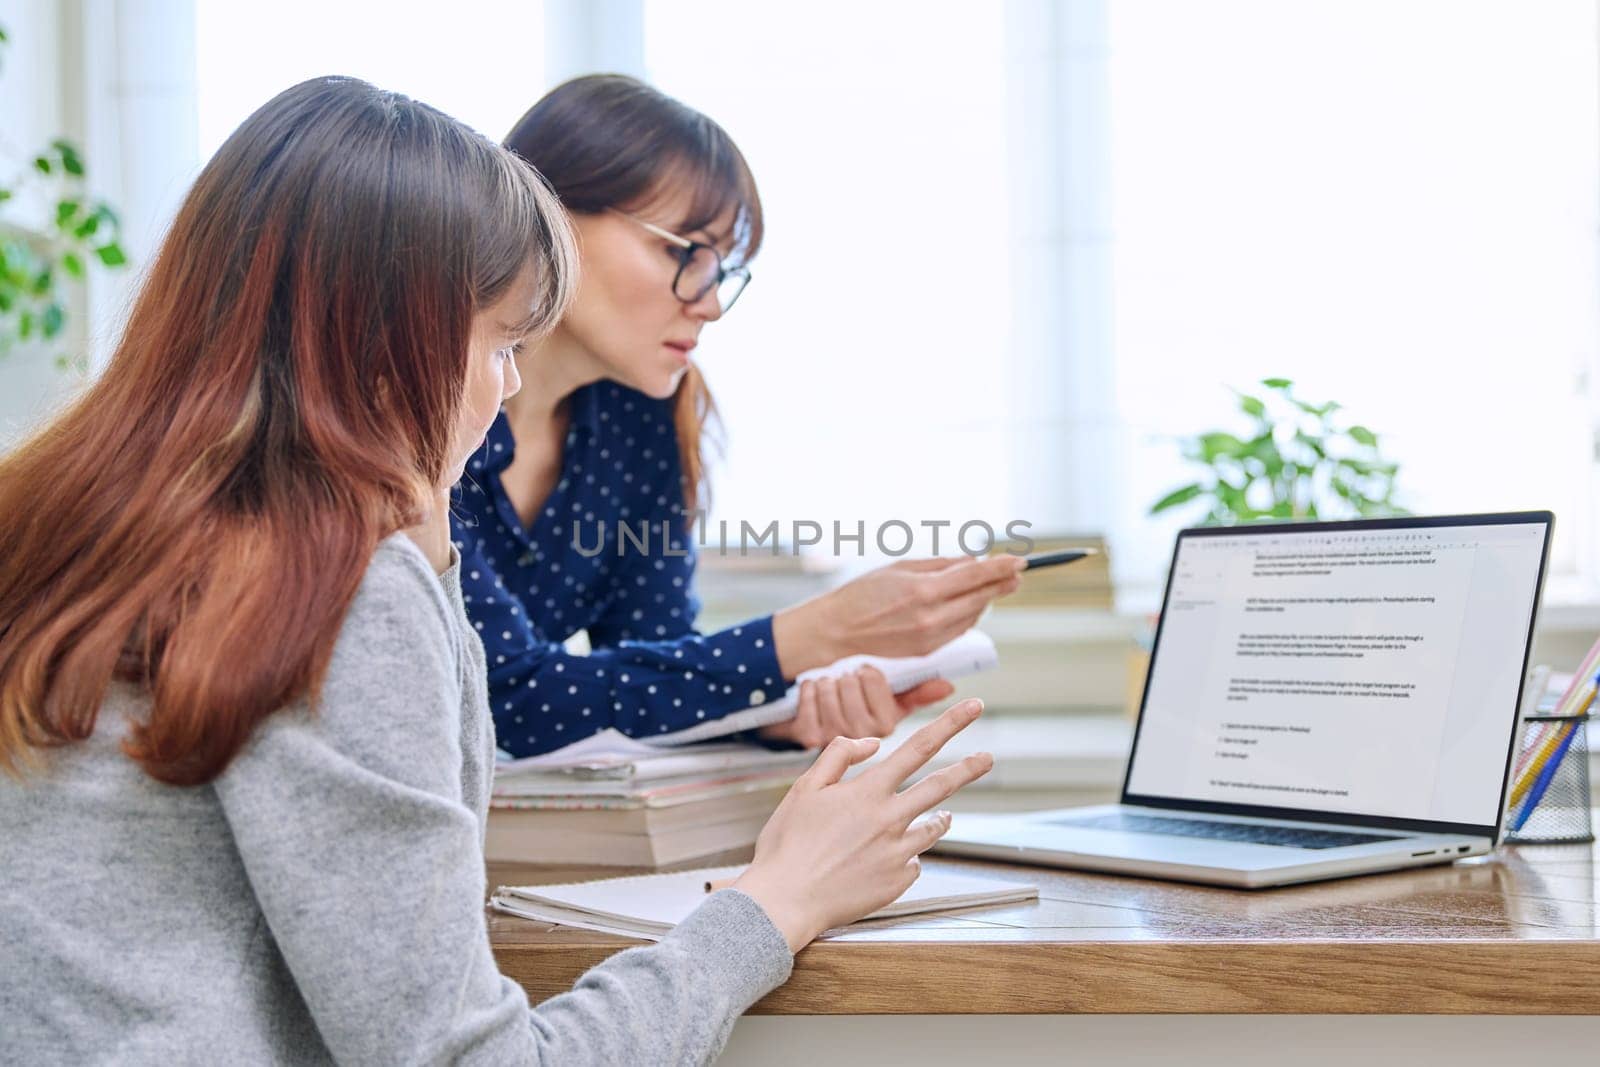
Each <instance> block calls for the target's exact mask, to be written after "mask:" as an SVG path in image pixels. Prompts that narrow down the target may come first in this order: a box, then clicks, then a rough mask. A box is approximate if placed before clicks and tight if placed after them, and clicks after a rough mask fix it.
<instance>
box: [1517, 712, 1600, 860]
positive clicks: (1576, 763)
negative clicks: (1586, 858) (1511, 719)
mask: <svg viewBox="0 0 1600 1067" xmlns="http://www.w3.org/2000/svg"><path fill="white" fill-rule="evenodd" d="M1526 718H1527V727H1526V729H1525V730H1524V731H1523V735H1522V748H1521V751H1520V752H1518V754H1517V760H1516V762H1515V764H1514V765H1513V767H1514V769H1513V771H1512V775H1511V786H1512V787H1511V793H1510V796H1509V797H1508V801H1507V809H1506V811H1507V814H1506V829H1507V833H1506V840H1507V841H1508V842H1523V843H1538V844H1545V845H1554V844H1582V843H1585V842H1589V841H1593V840H1594V828H1593V826H1592V825H1591V823H1590V816H1589V744H1588V736H1587V735H1588V730H1587V726H1588V720H1589V716H1588V715H1587V714H1582V715H1541V714H1531V715H1528V716H1527V717H1526Z"/></svg>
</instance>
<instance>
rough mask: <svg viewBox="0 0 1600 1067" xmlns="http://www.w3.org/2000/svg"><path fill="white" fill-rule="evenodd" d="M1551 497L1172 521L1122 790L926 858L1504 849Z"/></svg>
mask: <svg viewBox="0 0 1600 1067" xmlns="http://www.w3.org/2000/svg"><path fill="white" fill-rule="evenodd" d="M1554 522H1555V519H1554V516H1553V515H1552V514H1551V513H1550V512H1548V511H1537V512H1517V513H1509V514H1499V515H1452V516H1443V517H1430V518H1414V517H1407V518H1392V519H1362V520H1355V521H1350V522H1322V523H1285V524H1255V525H1247V526H1233V527H1211V528H1202V529H1190V530H1184V531H1183V532H1181V533H1180V534H1179V535H1178V539H1177V544H1176V546H1175V547H1174V549H1173V554H1172V567H1171V570H1170V572H1169V574H1168V577H1167V588H1166V593H1165V595H1164V597H1163V600H1162V605H1161V616H1160V621H1159V623H1158V625H1157V628H1156V637H1155V645H1154V647H1153V648H1152V649H1151V653H1150V670H1149V673H1148V675H1147V676H1146V679H1145V687H1144V695H1143V698H1142V700H1141V701H1140V706H1139V719H1138V723H1137V725H1136V726H1135V728H1134V735H1133V745H1132V750H1131V752H1130V753H1129V756H1128V766H1127V772H1126V775H1125V777H1124V779H1123V783H1122V796H1121V802H1120V803H1117V804H1107V805H1100V806H1096V807H1086V808H1066V809H1061V810H1056V811H1037V812H1029V813H1022V814H1008V815H994V814H960V815H957V816H956V817H955V819H954V824H953V825H952V827H951V829H950V832H949V833H948V834H947V835H946V836H945V838H944V839H943V840H942V841H941V842H940V843H939V845H938V846H936V847H937V849H938V851H940V852H944V853H950V854H954V855H960V856H976V857H983V858H986V859H999V860H1009V861H1014V862H1019V863H1032V864H1043V865H1047V866H1054V867H1074V868H1083V869H1088V870H1096V871H1112V872H1118V873H1123V874H1136V875H1149V876H1154V877H1160V878H1173V879H1179V880H1183V881H1193V882H1206V883H1212V884H1216V885H1228V886H1239V887H1244V888H1258V887H1263V886H1275V885H1287V884H1290V883H1295V882H1308V881H1314V880H1317V879H1323V878H1336V877H1342V876H1344V875H1352V874H1364V873H1368V872H1372V871H1385V870H1393V869H1397V868H1402V867H1420V866H1425V865H1428V864H1434V863H1445V862H1449V861H1451V860H1456V859H1460V858H1462V857H1465V856H1476V855H1482V854H1484V853H1486V852H1488V851H1489V850H1491V849H1492V848H1494V847H1495V845H1497V844H1498V843H1499V841H1500V838H1501V834H1502V830H1503V828H1504V823H1505V818H1504V814H1505V795H1506V790H1507V788H1508V785H1509V782H1510V778H1511V765H1512V756H1513V753H1514V752H1515V746H1516V744H1517V743H1518V740H1519V738H1518V721H1519V718H1520V717H1519V715H1518V708H1519V707H1520V705H1521V703H1522V699H1523V696H1522V689H1523V684H1524V679H1525V676H1526V672H1527V664H1528V656H1529V652H1530V649H1531V646H1532V638H1533V626H1534V620H1535V618H1536V616H1537V614H1538V609H1539V598H1540V593H1541V590H1542V589H1543V585H1544V574H1545V567H1546V562H1547V560H1548V558H1549V553H1550V534H1551V529H1552V527H1553V526H1554Z"/></svg>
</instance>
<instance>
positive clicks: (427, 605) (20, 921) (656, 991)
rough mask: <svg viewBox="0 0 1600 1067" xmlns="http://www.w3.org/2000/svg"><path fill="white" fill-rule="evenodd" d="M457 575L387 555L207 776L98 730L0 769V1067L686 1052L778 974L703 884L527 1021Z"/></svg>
mask: <svg viewBox="0 0 1600 1067" xmlns="http://www.w3.org/2000/svg"><path fill="white" fill-rule="evenodd" d="M486 700H487V696H486V689H485V673H484V664H483V651H482V647H481V646H480V645H479V643H478V639H477V635H476V634H475V633H474V632H473V630H472V628H471V627H470V626H469V625H468V624H467V619H466V615H465V613H464V612H463V610H462V603H461V588H460V582H459V575H458V574H457V573H456V571H455V569H454V568H452V570H451V571H449V572H447V573H446V574H444V575H443V576H439V575H436V574H435V573H434V572H433V569H432V568H431V567H430V566H429V565H428V563H427V560H426V557H424V556H423V554H422V553H421V551H420V550H418V549H417V547H416V546H415V545H414V544H412V542H411V541H410V540H409V539H408V538H406V537H405V536H403V535H398V534H397V535H395V536H394V537H391V538H389V539H388V540H386V541H385V542H384V543H383V544H382V545H381V546H379V548H378V551H377V553H376V554H375V555H374V557H373V560H372V563H371V565H370V567H369V568H368V570H367V574H366V576H365V578H364V579H363V581H362V584H361V588H360V591H359V592H358V593H357V595H356V598H355V601H354V603H353V604H352V606H351V608H350V612H349V615H348V617H347V618H346V620H345V624H344V628H343V630H342V631H341V632H340V635H339V640H338V643H337V645H336V647H335V649H334V654H333V660H332V665H331V667H330V669H329V672H328V675H327V680H326V683H325V685H324V688H323V693H322V699H321V703H320V705H319V707H318V708H317V710H316V711H315V712H314V713H313V712H309V711H308V710H307V709H306V708H305V706H303V705H301V706H297V707H292V708H288V709H285V710H283V711H281V712H279V713H277V714H275V715H273V716H272V717H271V718H269V719H268V720H267V721H266V723H265V724H264V725H263V726H262V727H260V728H259V729H258V730H257V732H256V735H255V736H254V737H253V738H252V739H251V741H250V743H249V744H248V745H247V746H246V747H245V749H244V750H243V751H242V752H241V753H240V755H239V756H238V757H237V758H236V759H235V760H234V761H233V763H232V764H231V765H230V766H229V767H228V770H227V771H226V772H225V773H224V774H223V775H222V776H221V777H220V778H218V779H217V780H216V782H214V783H213V784H211V785H207V786H199V787H193V788H174V787H171V786H166V785H162V784H160V783H158V782H156V781H155V780H153V779H151V778H150V777H148V776H147V775H145V774H144V773H143V772H142V771H141V770H140V769H139V768H138V766H136V765H135V764H134V763H133V762H132V761H130V760H129V759H127V758H126V757H125V756H123V755H122V753H121V752H120V751H119V750H118V741H119V740H120V738H121V735H122V733H123V731H124V730H125V728H126V723H127V719H128V717H129V716H138V715H139V714H141V712H142V711H144V710H145V709H146V707H147V704H146V702H145V698H143V697H142V696H141V695H139V694H138V693H137V692H134V691H133V690H131V689H130V688H128V687H122V686H114V687H113V689H112V692H111V694H110V695H109V697H108V699H107V701H106V703H105V705H104V707H103V708H102V710H101V714H100V718H99V723H98V726H97V729H96V731H95V733H94V735H93V736H92V737H91V738H90V739H89V740H87V741H86V742H83V743H81V744H77V745H72V746H68V747H66V748H63V749H59V750H54V751H51V752H48V753H46V760H47V764H46V768H47V769H46V771H45V772H44V773H42V774H33V775H30V776H28V777H26V778H24V779H22V780H20V781H18V780H15V779H11V778H8V777H6V776H4V775H3V774H0V1063H7V1064H9V1063H28V1064H40V1063H74V1064H78V1063H118V1064H147V1063H158V1064H162V1065H163V1067H171V1065H176V1064H186V1063H216V1062H222V1061H227V1062H235V1063H274V1062H276V1063H317V1062H326V1061H330V1060H331V1061H338V1062H341V1063H375V1064H401V1063H485V1064H528V1063H540V1064H546V1063H559V1064H589V1063H605V1064H621V1063H626V1064H688V1063H704V1062H707V1061H710V1060H711V1059H713V1058H715V1057H716V1055H717V1054H718V1053H719V1052H720V1051H721V1049H722V1046H723V1044H724V1043H725V1042H726V1041H727V1038H728V1034H729V1032H730V1031H731V1030H732V1028H733V1023H734V1021H735V1019H737V1017H738V1016H739V1015H740V1014H741V1013H742V1012H743V1011H744V1010H745V1009H746V1008H747V1007H749V1006H750V1004H751V1003H752V1002H754V1001H755V1000H756V999H757V998H758V997H760V996H761V995H762V994H764V993H766V992H767V991H768V990H770V989H772V988H773V987H774V986H776V985H778V984H779V983H781V982H782V981H783V980H784V979H785V978H787V977H788V974H789V968H790V965H791V962H792V961H791V957H790V955H789V950H788V946H787V945H786V944H785V942H784V940H783V937H782V936H781V935H780V934H779V933H778V931H777V929H776V928H775V927H774V926H773V925H772V922H771V921H770V920H769V919H768V918H767V916H766V913H765V912H763V911H762V910H761V908H760V907H759V906H758V905H757V904H756V903H755V901H753V900H752V899H750V898H749V897H747V896H745V895H744V894H742V893H739V892H736V891H733V890H724V891H722V892H720V893H717V894H714V895H713V896H711V897H709V898H708V899H707V900H706V903H705V904H704V905H703V906H702V907H701V908H700V909H699V911H697V912H696V913H695V914H694V915H693V916H692V917H691V918H690V919H689V920H688V921H687V922H685V923H684V924H683V925H682V926H680V927H679V928H678V929H677V930H675V931H674V932H673V933H672V934H671V935H670V936H668V937H667V938H666V939H665V940H664V941H662V942H661V943H660V944H658V945H653V946H650V947H646V948H637V949H632V950H630V951H627V952H623V953H620V954H618V955H616V956H613V957H612V958H611V959H609V960H607V961H606V962H605V963H602V964H600V965H599V966H597V967H595V968H594V969H593V970H591V971H590V972H589V973H588V974H586V975H585V976H584V977H583V978H582V979H581V980H580V981H579V982H578V984H577V986H576V987H575V988H574V989H573V990H572V991H571V992H569V993H565V994H562V995H561V996H559V997H555V998H553V999H551V1000H549V1001H546V1002H545V1003H544V1004H541V1005H540V1006H539V1007H538V1009H537V1010H534V1011H531V1012H530V1011H529V1008H528V1003H527V999H526V997H525V996H524V994H523V992H522V990H521V988H520V987H519V986H517V985H516V984H515V983H514V982H512V981H511V980H509V979H507V978H505V977H502V976H501V975H500V973H499V971H498V970H497V969H496V967H495V962H494V958H493V956H492V955H491V954H490V951H489V941H488V936H487V932H486V929H485V924H484V909H483V902H484V889H485V886H484V864H483V851H482V849H483V830H484V813H485V808H486V805H487V803H488V795H489V779H490V772H491V769H492V761H493V755H494V739H493V735H492V727H491V725H490V718H489V715H488V713H487V706H486Z"/></svg>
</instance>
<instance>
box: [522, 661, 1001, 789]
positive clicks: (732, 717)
mask: <svg viewBox="0 0 1600 1067" xmlns="http://www.w3.org/2000/svg"><path fill="white" fill-rule="evenodd" d="M999 662H1000V657H999V654H998V653H996V652H995V647H994V642H993V641H992V640H990V638H989V635H988V634H985V633H984V632H983V631H981V630H968V631H967V632H966V633H964V634H962V635H961V636H960V637H957V638H956V639H955V640H953V641H951V642H949V643H948V644H945V645H941V646H940V647H939V648H936V649H934V650H933V651H932V652H930V653H928V654H927V655H926V656H906V657H901V658H890V657H887V656H846V657H845V658H844V659H841V660H839V661H837V662H835V663H830V664H829V665H828V666H826V667H818V668H816V669H815V670H809V671H806V672H804V673H803V674H801V675H800V677H799V678H797V679H796V680H795V684H794V685H793V686H790V687H789V691H788V692H787V693H785V694H784V695H783V696H782V697H779V698H778V699H777V700H772V701H769V702H767V703H765V704H757V705H755V706H754V707H750V708H745V709H744V710H743V711H735V712H731V713H729V714H727V715H724V716H723V717H722V718H720V719H708V720H707V721H705V722H702V723H697V724H695V725H694V726H691V727H689V728H688V729H686V730H679V731H677V732H676V733H670V734H661V735H659V736H656V737H652V738H650V739H649V740H648V741H641V740H636V739H634V738H631V737H628V736H626V735H624V734H622V733H620V732H618V731H617V730H615V729H612V728H610V727H607V728H606V729H604V730H601V731H600V732H599V733H596V734H591V735H590V736H588V737H586V738H584V739H583V740H582V741H575V742H573V743H572V744H570V745H567V746H566V747H565V748H558V749H556V750H555V751H554V752H546V753H543V754H542V755H538V756H527V757H524V758H523V759H514V760H501V761H500V762H499V763H498V764H497V767H496V771H497V773H500V774H505V773H508V772H515V771H521V770H537V769H541V768H546V769H552V768H557V767H571V766H575V765H577V764H581V763H594V762H602V761H607V760H615V761H624V760H648V759H650V758H651V757H655V756H659V755H661V750H662V749H663V748H669V749H670V748H675V747H677V746H679V745H687V744H692V743H694V742H696V741H705V740H709V739H710V738H713V737H725V736H727V735H728V734H732V733H738V732H739V731H740V730H754V729H756V728H758V727H761V726H770V725H772V724H773V723H779V722H786V721H788V720H789V719H792V718H794V717H795V715H796V714H797V713H798V711H799V706H800V685H799V683H800V682H804V681H809V680H811V679H813V678H824V677H836V676H838V675H841V674H848V673H849V672H851V671H853V670H856V669H858V668H860V667H864V666H867V665H869V664H870V665H872V666H874V667H876V668H878V670H880V671H882V672H883V675H884V677H885V678H887V679H888V681H889V688H890V689H891V690H893V691H894V692H896V693H904V692H905V691H906V690H908V689H914V688H916V687H917V686H919V685H921V684H922V683H923V682H927V681H931V680H933V679H934V678H952V679H953V678H960V677H963V676H965V675H968V674H976V673H978V672H979V671H986V670H988V669H989V668H991V667H993V666H995V664H997V663H999Z"/></svg>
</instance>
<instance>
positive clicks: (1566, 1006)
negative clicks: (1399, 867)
mask: <svg viewBox="0 0 1600 1067" xmlns="http://www.w3.org/2000/svg"><path fill="white" fill-rule="evenodd" d="M744 858H747V857H741V856H734V857H719V858H718V859H717V860H716V862H738V861H740V860H742V859H744ZM927 862H928V863H929V865H930V867H932V866H944V867H948V868H951V869H961V870H972V871H980V872H982V873H985V874H988V875H991V876H994V877H998V878H1004V879H1009V880H1014V881H1031V882H1034V883H1036V884H1037V885H1038V886H1039V887H1040V899H1039V900H1038V901H1036V902H1032V903H1028V904H1024V905H1009V906H1002V907H995V908H979V909H970V910H967V911H962V912H943V913H939V914H937V915H934V916H921V917H912V918H907V919H901V920H891V921H886V922H877V923H872V924H870V925H869V926H867V927H865V928H861V929H853V930H852V931H851V932H849V933H846V934H843V935H842V936H838V937H835V938H833V939H831V940H828V941H823V942H818V943H816V944H813V945H812V946H810V947H809V948H807V949H806V950H805V951H803V952H802V953H801V954H800V955H799V957H798V958H797V959H796V961H795V969H794V975H793V977H792V978H791V979H790V980H789V982H788V983H787V984H786V985H784V986H783V987H781V988H779V989H777V990H775V991H774V992H773V993H772V994H770V995H769V996H767V997H766V998H765V999H763V1000H762V1001H761V1002H760V1003H758V1004H757V1005H756V1006H755V1007H754V1008H753V1009H752V1014H769V1013H770V1014H784V1015H824V1014H829V1015H831V1014H849V1015H872V1014H900V1013H914V1014H924V1015H931V1014H958V1013H959V1014H970V1013H978V1014H1033V1013H1047V1014H1082V1013H1115V1014H1128V1013H1197V1014H1198V1013H1205V1014H1213V1013H1257V1014H1268V1013H1291V1014H1328V1013H1334V1014H1345V1013H1376V1014H1385V1015H1393V1014H1412V1013H1427V1014H1434V1013H1442V1014H1479V1015H1496V1014H1536V1013H1549V1014H1589V1013H1593V1012H1595V1011H1596V1010H1597V1006H1600V909H1597V907H1596V900H1597V899H1600V875H1597V873H1596V872H1597V864H1596V856H1595V849H1594V848H1593V847H1592V846H1570V845H1568V846H1545V847H1529V846H1520V847H1512V848H1507V849H1504V850H1502V852H1501V853H1500V854H1499V855H1497V856H1495V857H1493V858H1489V859H1485V860H1469V861H1465V862H1463V863H1460V864H1457V865H1455V866H1447V867H1432V868H1424V869H1418V870H1413V871H1404V872H1397V873H1394V874H1386V875H1370V876H1366V877H1362V878H1351V879H1345V880H1342V881H1335V882H1323V883H1318V884H1313V885H1307V886H1298V887H1291V888H1286V889H1268V890H1256V891H1246V890H1230V889H1215V888H1208V887H1201V886H1186V885H1179V884H1176V883H1171V882H1158V881H1152V880H1147V879H1140V878H1124V877H1117V876H1107V875H1096V874H1086V873H1078V872H1072V871H1061V870H1052V869H1047V868H1022V867H1012V866H1006V865H1002V864H996V863H987V862H976V861H964V860H954V859H941V858H936V857H935V858H930V859H929V860H928V861H927ZM697 865H704V864H697ZM616 873H624V872H620V871H616V870H607V871H600V870H596V869H592V868H591V869H579V868H572V867H565V868H552V867H531V866H523V867H518V866H513V865H507V864H492V865H491V866H490V870H489V884H490V887H491V888H493V887H494V886H497V885H504V884H518V885H527V884H534V883H539V882H559V881H571V880H575V879H577V878H583V877H593V876H604V875H607V874H616ZM489 934H490V940H491V942H492V944H493V947H494V952H495V956H496V957H497V959H498V960H499V963H500V967H501V969H502V970H503V971H504V972H505V973H506V974H508V975H510V976H512V977H513V978H515V979H516V980H517V981H519V982H521V983H522V984H523V986H524V987H525V988H526V989H527V991H528V995H529V998H530V999H531V1000H533V1001H534V1002H538V1001H540V1000H543V999H545V998H547V997H549V996H552V995H554V994H556V993H559V992H561V991H563V990H565V989H567V988H569V987H570V986H571V985H572V983H573V981H574V980H575V979H577V977H578V976H579V975H580V974H582V973H583V972H584V971H585V970H586V969H587V968H589V967H590V966H592V965H594V964H595V963H598V962H599V961H600V960H602V959H604V958H606V957H607V956H609V955H610V954H611V953H613V952H617V951H619V950H621V949H623V948H626V947H629V946H630V945H633V944H636V943H637V942H634V941H631V940H628V939H624V938H619V937H610V936H606V935H603V934H594V933H589V932H586V931H582V930H574V929H571V928H565V927H553V926H550V925H547V924H541V923H534V922H529V921H527V920H523V919H516V918H511V917H508V916H504V915H496V914H491V917H490V920H489Z"/></svg>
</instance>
